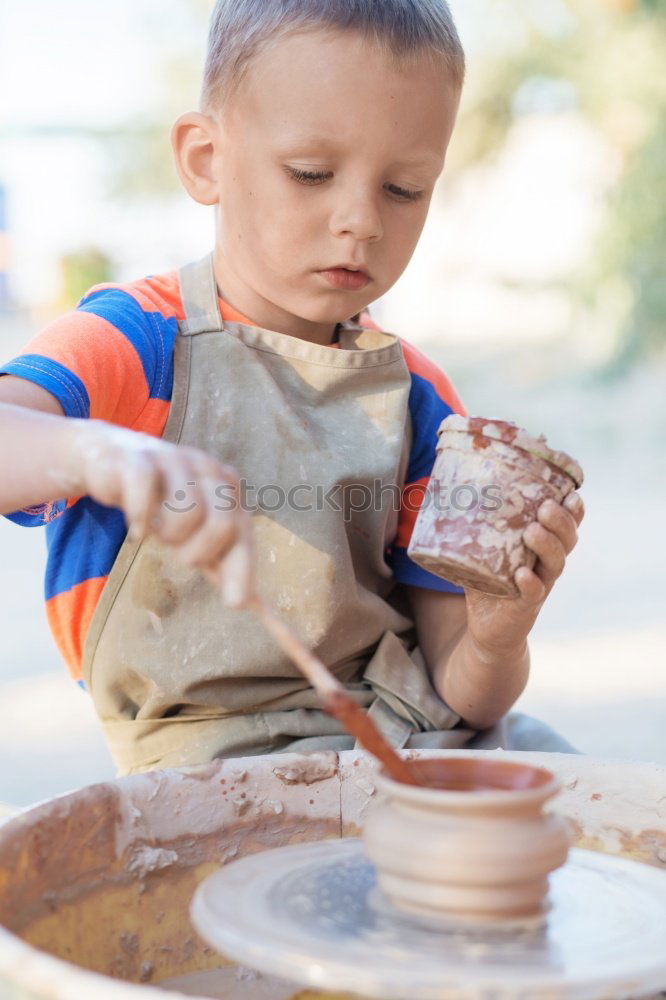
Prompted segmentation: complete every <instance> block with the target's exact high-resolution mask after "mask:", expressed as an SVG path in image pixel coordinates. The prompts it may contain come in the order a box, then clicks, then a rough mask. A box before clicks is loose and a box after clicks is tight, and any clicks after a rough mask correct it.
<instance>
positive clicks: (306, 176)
mask: <svg viewBox="0 0 666 1000" xmlns="http://www.w3.org/2000/svg"><path fill="white" fill-rule="evenodd" d="M285 170H286V171H287V173H288V174H289V176H290V177H292V178H293V179H294V180H295V181H298V183H299V184H310V185H315V184H323V183H324V181H327V180H329V179H330V178H331V177H332V176H333V174H332V173H331V172H330V171H321V170H301V169H300V168H299V167H289V166H286V167H285ZM384 190H385V191H388V192H389V194H392V195H394V197H396V198H399V199H401V200H402V201H418V200H419V199H420V198H422V197H423V191H411V190H409V189H408V188H401V187H398V185H397V184H385V185H384Z"/></svg>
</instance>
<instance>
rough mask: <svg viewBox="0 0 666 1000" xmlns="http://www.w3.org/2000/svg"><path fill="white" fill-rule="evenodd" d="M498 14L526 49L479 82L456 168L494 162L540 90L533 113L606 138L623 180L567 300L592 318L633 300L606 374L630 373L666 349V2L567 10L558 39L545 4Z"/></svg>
mask: <svg viewBox="0 0 666 1000" xmlns="http://www.w3.org/2000/svg"><path fill="white" fill-rule="evenodd" d="M497 4H500V5H501V6H503V8H504V11H505V16H506V18H510V19H512V20H513V22H514V24H515V23H516V22H519V24H520V27H521V28H522V31H521V32H517V33H516V34H517V35H518V37H519V38H521V42H520V44H517V45H516V46H515V47H513V48H511V49H509V50H508V51H507V50H502V51H497V52H496V53H493V52H492V51H491V52H488V53H486V55H485V58H484V59H483V61H482V64H481V65H480V67H479V69H478V72H475V73H474V75H471V74H470V79H469V81H468V83H469V87H468V91H467V94H466V98H465V100H464V103H463V106H462V109H461V116H460V122H459V125H458V137H457V144H456V158H455V161H454V162H453V163H452V166H453V167H454V168H455V169H458V170H464V169H465V168H466V167H467V166H470V165H472V164H474V163H477V162H479V161H481V160H484V159H486V158H489V157H493V156H495V155H496V154H497V152H498V150H500V149H501V148H502V146H503V145H504V143H505V141H506V138H507V134H508V132H509V129H510V128H511V126H512V124H513V122H514V120H515V117H516V115H517V114H518V113H520V110H519V108H520V98H521V97H522V98H523V103H524V99H525V94H527V95H528V97H529V93H530V90H531V92H532V94H533V98H532V99H533V110H534V111H536V112H539V111H541V112H548V111H553V110H559V109H561V108H563V107H564V108H567V107H568V108H572V107H573V108H574V109H576V110H577V111H578V112H579V113H580V114H581V115H582V116H583V117H584V118H585V119H586V120H587V121H588V122H590V123H591V124H592V125H593V126H594V127H595V128H596V129H597V130H598V131H599V133H600V134H601V135H602V136H603V138H604V140H605V141H606V143H607V144H608V146H609V147H611V148H612V149H613V150H614V151H615V153H616V154H617V162H618V172H617V178H616V181H615V184H614V185H613V187H612V188H611V189H610V191H609V192H608V195H607V211H606V217H605V223H604V225H603V226H602V229H601V232H600V233H599V236H598V240H597V245H596V247H595V248H594V250H593V252H592V254H591V255H590V263H589V266H588V267H587V269H585V270H584V271H583V272H581V273H580V274H579V275H577V277H576V278H575V280H573V281H572V282H571V283H569V285H568V290H569V292H570V293H571V294H572V296H574V297H575V299H576V300H577V301H578V303H579V304H580V305H581V306H582V307H584V308H586V309H588V310H595V309H603V306H604V301H605V299H606V298H610V296H611V295H612V297H613V298H614V299H615V300H616V301H618V302H622V307H621V309H619V310H618V311H617V313H616V316H615V322H616V328H615V329H609V331H608V335H609V337H612V338H614V343H613V345H612V349H611V350H610V351H609V361H608V362H607V363H605V365H604V368H603V371H604V373H606V374H615V373H618V372H622V371H624V370H625V369H626V368H627V367H628V366H629V365H630V364H632V363H633V362H634V361H636V360H637V359H639V358H641V357H644V356H646V355H649V354H652V353H655V352H662V351H664V349H666V282H665V281H664V262H665V261H666V72H665V67H666V0H605V2H604V0H566V2H565V0H562V2H561V4H560V8H561V10H562V12H564V13H565V16H564V17H561V18H560V19H559V20H558V23H557V26H556V27H555V28H553V29H552V30H551V31H549V30H547V28H546V27H545V26H544V22H543V20H540V19H539V18H538V17H537V13H538V10H539V7H540V4H539V3H538V2H535V0H511V2H510V3H509V2H506V3H502V0H497ZM551 6H552V5H551ZM494 7H496V5H494ZM566 15H568V16H566ZM530 84H532V85H533V86H532V87H531V88H530ZM546 84H550V86H546ZM539 94H541V107H540V106H539ZM558 104H559V107H558Z"/></svg>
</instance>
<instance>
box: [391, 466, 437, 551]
mask: <svg viewBox="0 0 666 1000" xmlns="http://www.w3.org/2000/svg"><path fill="white" fill-rule="evenodd" d="M429 479H430V476H424V477H423V478H422V479H417V480H416V481H415V482H413V483H408V484H407V485H406V486H405V488H404V489H403V491H402V503H401V507H400V519H399V522H398V532H397V534H396V536H395V540H394V542H393V544H394V545H397V546H399V547H400V548H403V549H406V548H407V546H408V545H409V543H410V541H411V538H412V532H413V530H414V524H415V522H416V518H417V516H418V512H419V510H420V509H421V505H422V504H423V498H424V496H425V492H426V486H427V485H428V480H429Z"/></svg>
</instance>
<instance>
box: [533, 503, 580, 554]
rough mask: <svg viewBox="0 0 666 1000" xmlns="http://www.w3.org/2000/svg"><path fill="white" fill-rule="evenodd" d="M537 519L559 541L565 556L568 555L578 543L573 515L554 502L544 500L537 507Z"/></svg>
mask: <svg viewBox="0 0 666 1000" xmlns="http://www.w3.org/2000/svg"><path fill="white" fill-rule="evenodd" d="M537 517H538V519H539V521H540V522H541V524H542V525H543V526H544V527H545V528H546V529H547V530H548V531H550V532H552V533H553V534H554V535H555V536H556V537H557V538H558V539H559V541H560V542H561V544H562V547H563V548H564V552H565V554H566V555H569V553H570V552H571V551H572V550H573V549H574V548H575V546H576V542H577V541H578V531H577V523H576V521H575V519H574V517H573V514H572V513H570V512H569V511H568V510H566V509H565V508H564V507H563V506H562V505H561V504H559V503H556V502H555V501H554V500H546V501H545V503H542V504H541V506H540V507H539V510H538V512H537Z"/></svg>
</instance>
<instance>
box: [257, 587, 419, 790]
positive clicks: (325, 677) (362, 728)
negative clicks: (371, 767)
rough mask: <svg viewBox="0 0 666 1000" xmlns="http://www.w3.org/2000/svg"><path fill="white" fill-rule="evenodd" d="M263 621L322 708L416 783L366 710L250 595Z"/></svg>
mask: <svg viewBox="0 0 666 1000" xmlns="http://www.w3.org/2000/svg"><path fill="white" fill-rule="evenodd" d="M246 606H247V608H248V610H252V611H254V612H255V614H256V615H257V616H258V617H259V619H260V620H261V621H262V622H263V624H264V625H265V627H266V628H267V629H268V631H269V632H270V633H271V635H272V636H273V638H274V639H275V641H276V642H277V644H278V645H279V646H280V648H281V649H282V650H283V652H285V653H286V654H287V656H288V657H289V658H290V659H291V660H293V661H294V663H295V664H296V666H297V667H298V668H299V670H300V671H301V672H302V673H303V675H304V676H305V677H307V679H308V680H309V681H310V684H312V687H313V688H314V689H315V691H316V692H317V694H318V695H319V697H320V698H321V700H322V705H323V707H324V710H325V711H326V712H328V713H329V714H330V715H332V716H333V717H334V718H336V719H338V721H339V722H341V723H342V725H343V726H344V728H345V729H346V730H347V732H348V733H350V734H351V735H352V736H353V737H354V739H357V740H358V741H359V743H360V744H361V745H362V746H364V747H365V749H366V750H367V751H368V752H369V753H371V754H372V755H373V757H376V758H377V759H378V760H379V761H381V763H382V764H383V765H384V768H385V769H386V771H387V772H388V774H389V775H390V776H391V777H392V778H393V779H394V780H395V781H401V782H403V784H407V785H416V784H418V783H419V782H418V781H417V779H416V777H415V776H414V774H412V770H411V768H410V766H409V764H408V762H407V761H404V760H402V758H401V757H399V756H398V755H397V753H396V752H395V750H394V749H393V747H392V746H391V744H390V743H389V742H388V740H386V739H385V737H384V736H383V735H382V734H381V733H380V731H379V730H378V729H377V727H376V726H375V724H374V722H373V721H372V719H371V718H370V716H369V715H368V713H367V712H364V711H363V709H362V708H361V706H360V705H357V703H356V702H355V701H354V699H353V698H352V697H350V695H348V694H347V692H346V691H345V689H344V688H343V686H342V684H340V682H339V681H338V680H337V678H335V677H334V676H333V674H332V673H331V672H330V670H328V668H327V667H325V666H324V664H323V663H322V662H321V660H320V659H318V658H317V657H316V656H314V655H313V654H312V653H311V652H310V650H309V649H308V648H307V646H305V645H303V643H302V642H301V640H300V639H299V638H298V636H297V635H295V634H294V632H292V630H291V629H290V628H289V627H288V626H287V625H285V623H284V622H283V621H282V620H281V619H280V618H278V616H277V615H276V614H275V612H274V611H273V610H272V609H271V608H269V607H268V605H267V604H266V603H265V601H263V600H261V598H260V597H256V596H255V597H253V598H252V599H251V600H250V601H249V603H248V604H247V605H246Z"/></svg>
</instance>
